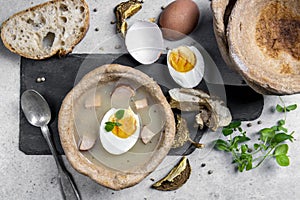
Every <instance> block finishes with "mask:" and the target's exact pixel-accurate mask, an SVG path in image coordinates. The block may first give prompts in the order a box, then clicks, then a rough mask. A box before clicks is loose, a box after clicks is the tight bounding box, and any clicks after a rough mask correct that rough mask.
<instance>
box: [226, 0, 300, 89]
mask: <svg viewBox="0 0 300 200" xmlns="http://www.w3.org/2000/svg"><path fill="white" fill-rule="evenodd" d="M299 13H300V2H299V1H298V0H282V1H276V0H268V1H265V0H249V1H238V2H237V3H236V5H235V7H234V9H233V11H232V13H231V16H230V20H229V25H228V35H227V39H228V43H229V51H230V56H231V59H232V60H233V61H234V63H235V65H236V66H237V70H238V71H239V72H240V73H241V74H242V76H243V77H244V78H245V79H246V80H247V81H248V82H250V83H251V84H252V85H254V86H255V87H256V88H254V89H256V90H257V91H259V90H260V89H258V88H261V89H262V90H263V91H269V93H272V94H294V93H299V92H300V60H299V58H297V57H296V56H295V53H297V50H296V51H293V54H292V53H291V49H292V50H293V49H294V48H296V49H297V46H296V47H293V46H290V45H286V46H284V45H282V44H289V40H290V39H291V38H292V39H293V38H294V34H295V32H296V33H298V37H296V38H298V39H299V38H300V36H299V35H300V26H295V27H294V25H292V26H286V22H293V23H296V24H297V23H298V24H300V20H299V19H300V16H299ZM277 22H282V23H284V24H283V25H284V26H282V24H279V25H278V24H277ZM264 24H266V25H264ZM262 25H264V26H265V28H261V27H262ZM276 26H277V27H276ZM282 27H283V28H282ZM293 27H294V28H293ZM290 28H292V30H293V31H289V30H291V29H290ZM283 30H284V31H283ZM264 31H268V34H265V33H263V32H264ZM281 31H283V32H281ZM281 34H282V35H281ZM264 35H269V36H270V37H274V39H276V40H277V39H278V40H279V42H281V43H280V44H276V43H274V45H271V47H270V46H264V44H262V42H261V41H268V38H269V37H266V38H264ZM292 44H296V45H297V44H298V45H299V42H298V43H297V42H295V43H292ZM266 45H268V44H266ZM273 47H276V49H275V50H276V54H274V56H270V50H269V49H270V48H273ZM251 84H250V86H251Z"/></svg>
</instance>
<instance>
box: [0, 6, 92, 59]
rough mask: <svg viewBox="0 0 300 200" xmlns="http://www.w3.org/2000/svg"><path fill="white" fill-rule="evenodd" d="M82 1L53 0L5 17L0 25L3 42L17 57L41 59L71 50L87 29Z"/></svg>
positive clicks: (85, 13) (87, 24)
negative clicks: (0, 25)
mask: <svg viewBox="0 0 300 200" xmlns="http://www.w3.org/2000/svg"><path fill="white" fill-rule="evenodd" d="M89 15H90V14H89V7H88V5H87V3H86V2H85V1H84V0H53V1H48V2H46V3H43V4H39V5H37V6H34V7H31V8H28V9H26V10H23V11H21V12H18V13H16V14H14V15H12V16H11V17H9V18H8V19H7V20H6V21H5V22H3V24H2V27H1V39H2V41H3V44H4V45H5V46H6V48H8V49H9V50H10V51H12V52H13V53H17V54H19V55H20V56H23V57H26V58H30V59H36V60H41V59H45V58H48V57H51V56H53V55H56V54H58V55H59V56H65V55H66V54H68V53H70V52H72V50H73V48H74V47H75V45H76V44H78V43H79V42H80V41H81V40H82V39H83V37H84V36H85V34H86V32H87V30H88V28H89Z"/></svg>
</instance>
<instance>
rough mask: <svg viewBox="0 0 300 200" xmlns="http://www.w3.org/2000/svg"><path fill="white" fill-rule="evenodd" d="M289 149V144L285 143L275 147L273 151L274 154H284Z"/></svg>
mask: <svg viewBox="0 0 300 200" xmlns="http://www.w3.org/2000/svg"><path fill="white" fill-rule="evenodd" d="M288 150H289V146H288V145H287V144H282V145H279V146H277V147H276V149H275V151H274V155H275V156H280V155H286V154H287V152H288Z"/></svg>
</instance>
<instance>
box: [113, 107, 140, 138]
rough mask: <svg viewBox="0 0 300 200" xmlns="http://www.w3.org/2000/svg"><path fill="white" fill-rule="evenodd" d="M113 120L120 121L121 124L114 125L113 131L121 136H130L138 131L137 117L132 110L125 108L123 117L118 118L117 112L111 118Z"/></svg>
mask: <svg viewBox="0 0 300 200" xmlns="http://www.w3.org/2000/svg"><path fill="white" fill-rule="evenodd" d="M109 121H111V122H119V123H120V124H121V126H114V128H113V130H112V131H111V132H112V133H113V134H114V135H116V136H117V137H120V138H128V137H130V136H131V135H133V134H134V132H135V131H136V119H135V117H134V115H133V113H132V111H131V110H125V112H124V116H123V117H122V119H117V118H116V116H115V114H114V115H112V116H111V117H110V118H109Z"/></svg>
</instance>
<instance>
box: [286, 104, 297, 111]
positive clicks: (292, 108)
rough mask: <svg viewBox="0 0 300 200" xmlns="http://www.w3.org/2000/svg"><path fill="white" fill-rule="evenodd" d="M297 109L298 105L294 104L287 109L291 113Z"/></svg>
mask: <svg viewBox="0 0 300 200" xmlns="http://www.w3.org/2000/svg"><path fill="white" fill-rule="evenodd" d="M296 108H297V104H293V105H289V106H287V107H286V110H287V111H288V112H289V111H292V110H296Z"/></svg>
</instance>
